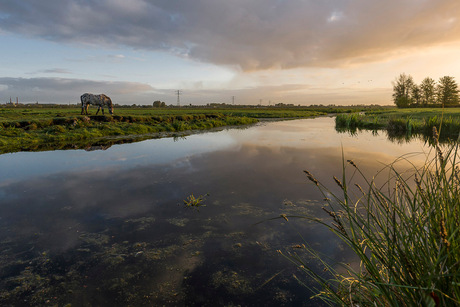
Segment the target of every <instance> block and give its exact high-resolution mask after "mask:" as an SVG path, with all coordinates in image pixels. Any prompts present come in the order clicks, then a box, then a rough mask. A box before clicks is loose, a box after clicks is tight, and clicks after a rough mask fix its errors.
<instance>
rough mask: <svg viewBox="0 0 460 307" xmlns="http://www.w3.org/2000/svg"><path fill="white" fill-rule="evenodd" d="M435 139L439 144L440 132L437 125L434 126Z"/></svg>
mask: <svg viewBox="0 0 460 307" xmlns="http://www.w3.org/2000/svg"><path fill="white" fill-rule="evenodd" d="M433 140H434V142H435V143H436V144H438V141H439V134H438V129H436V126H433Z"/></svg>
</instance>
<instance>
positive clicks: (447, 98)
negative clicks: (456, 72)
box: [393, 73, 460, 108]
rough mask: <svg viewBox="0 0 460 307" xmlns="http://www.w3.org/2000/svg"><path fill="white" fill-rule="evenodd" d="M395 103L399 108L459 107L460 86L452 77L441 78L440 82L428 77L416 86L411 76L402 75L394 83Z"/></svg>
mask: <svg viewBox="0 0 460 307" xmlns="http://www.w3.org/2000/svg"><path fill="white" fill-rule="evenodd" d="M393 101H394V103H395V105H396V106H397V107H399V108H407V107H426V106H436V105H440V106H458V105H459V103H460V100H459V90H458V84H457V82H456V81H455V79H454V77H451V76H444V77H441V78H439V80H438V82H436V81H435V80H433V79H432V78H430V77H426V78H425V79H423V80H422V82H421V83H420V84H416V83H415V82H414V79H413V78H412V76H411V75H406V74H405V73H402V74H400V75H399V76H398V77H397V78H396V79H395V81H393Z"/></svg>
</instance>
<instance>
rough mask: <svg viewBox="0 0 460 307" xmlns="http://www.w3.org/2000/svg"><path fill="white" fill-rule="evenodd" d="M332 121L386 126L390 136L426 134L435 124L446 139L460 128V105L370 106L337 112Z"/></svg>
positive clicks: (350, 126) (355, 126)
mask: <svg viewBox="0 0 460 307" xmlns="http://www.w3.org/2000/svg"><path fill="white" fill-rule="evenodd" d="M335 123H336V128H337V129H338V130H340V129H343V130H349V131H356V130H360V129H367V130H386V131H387V132H388V135H389V136H390V137H391V136H398V135H399V136H401V135H402V136H411V135H414V134H419V135H424V136H427V137H428V138H429V136H431V135H432V131H433V127H437V129H438V131H439V134H440V136H439V141H442V142H449V140H452V139H456V138H457V136H458V134H459V132H460V108H446V109H441V108H423V109H388V110H371V111H367V112H362V113H353V114H339V115H338V116H337V117H336V122H335Z"/></svg>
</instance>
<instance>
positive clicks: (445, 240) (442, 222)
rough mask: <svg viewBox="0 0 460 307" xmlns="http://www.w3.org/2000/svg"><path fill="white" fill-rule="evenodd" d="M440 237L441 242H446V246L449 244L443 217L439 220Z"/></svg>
mask: <svg viewBox="0 0 460 307" xmlns="http://www.w3.org/2000/svg"><path fill="white" fill-rule="evenodd" d="M440 234H441V239H442V243H444V244H446V245H447V247H449V246H450V242H449V241H448V240H447V229H446V223H445V222H444V219H442V220H441V233H440Z"/></svg>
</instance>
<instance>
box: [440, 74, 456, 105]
mask: <svg viewBox="0 0 460 307" xmlns="http://www.w3.org/2000/svg"><path fill="white" fill-rule="evenodd" d="M458 93H459V90H458V84H457V82H455V80H454V77H450V76H444V77H442V78H440V79H439V82H438V87H437V95H438V101H439V102H440V103H441V104H442V105H443V106H445V105H455V104H458V103H459V96H458Z"/></svg>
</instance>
